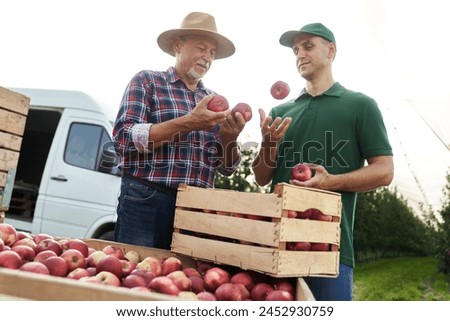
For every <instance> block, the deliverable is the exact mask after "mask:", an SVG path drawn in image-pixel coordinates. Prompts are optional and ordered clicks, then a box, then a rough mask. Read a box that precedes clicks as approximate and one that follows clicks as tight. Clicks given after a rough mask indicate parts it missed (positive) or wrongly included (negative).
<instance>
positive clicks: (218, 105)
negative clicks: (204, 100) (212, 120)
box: [208, 95, 230, 112]
mask: <svg viewBox="0 0 450 321" xmlns="http://www.w3.org/2000/svg"><path fill="white" fill-rule="evenodd" d="M228 108H230V105H229V104H228V100H227V99H226V98H225V97H224V96H222V95H216V96H214V97H213V98H212V99H211V100H210V101H209V103H208V109H209V110H211V111H215V112H220V111H225V110H227V109H228Z"/></svg>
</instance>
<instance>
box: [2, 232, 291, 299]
mask: <svg viewBox="0 0 450 321" xmlns="http://www.w3.org/2000/svg"><path fill="white" fill-rule="evenodd" d="M1 268H8V269H16V270H22V271H27V272H33V273H40V274H44V275H51V276H55V277H64V278H69V279H74V280H78V281H79V282H91V283H98V284H100V285H99V286H103V285H107V286H115V287H123V288H129V289H130V291H140V292H156V293H161V294H166V295H172V296H176V297H180V298H183V299H188V300H204V301H207V300H211V301H212V300H217V301H240V300H255V301H264V300H267V301H270V300H277V301H280V300H284V301H292V300H294V296H295V292H294V289H295V287H294V285H293V283H292V282H293V279H289V278H272V277H270V276H267V275H264V274H261V273H257V272H253V271H245V270H241V269H238V268H235V267H228V266H220V265H215V264H213V263H210V262H202V261H197V265H196V266H195V267H187V266H186V267H185V266H183V264H182V262H181V260H180V259H179V258H177V257H176V256H169V257H167V258H164V259H160V258H157V257H153V256H147V257H141V256H140V254H139V253H138V252H137V251H134V250H129V251H125V250H123V249H122V248H121V247H118V246H115V245H113V244H107V245H105V246H104V247H103V248H102V249H94V248H91V247H89V246H88V244H87V243H86V242H84V241H83V240H81V239H75V238H71V239H59V238H54V237H52V236H50V235H47V234H35V235H33V234H29V233H25V232H21V231H17V230H16V229H15V228H14V227H13V226H12V225H10V224H7V223H0V269H1Z"/></svg>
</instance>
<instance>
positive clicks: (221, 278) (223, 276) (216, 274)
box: [203, 267, 230, 292]
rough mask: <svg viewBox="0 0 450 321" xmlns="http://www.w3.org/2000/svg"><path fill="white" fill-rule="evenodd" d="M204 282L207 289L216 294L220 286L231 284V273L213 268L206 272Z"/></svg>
mask: <svg viewBox="0 0 450 321" xmlns="http://www.w3.org/2000/svg"><path fill="white" fill-rule="evenodd" d="M203 280H204V281H205V289H206V290H207V291H209V292H214V291H215V290H216V289H217V288H218V287H219V285H221V284H224V283H229V282H230V273H228V272H227V271H225V270H224V269H222V268H220V267H213V268H211V269H209V270H208V271H206V273H205V275H204V276H203Z"/></svg>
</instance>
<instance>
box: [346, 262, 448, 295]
mask: <svg viewBox="0 0 450 321" xmlns="http://www.w3.org/2000/svg"><path fill="white" fill-rule="evenodd" d="M353 299H354V300H355V301H448V300H450V292H449V291H448V283H447V282H446V280H445V275H444V274H443V273H438V272H437V271H436V259H435V258H434V257H399V258H393V259H380V260H375V261H370V262H366V263H360V264H358V265H357V266H356V268H355V271H354V286H353Z"/></svg>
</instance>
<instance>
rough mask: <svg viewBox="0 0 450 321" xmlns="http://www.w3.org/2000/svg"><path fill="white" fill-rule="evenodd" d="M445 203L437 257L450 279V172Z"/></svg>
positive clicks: (440, 268)
mask: <svg viewBox="0 0 450 321" xmlns="http://www.w3.org/2000/svg"><path fill="white" fill-rule="evenodd" d="M443 192H444V204H443V206H442V209H441V211H440V212H439V215H440V218H439V220H438V221H437V223H436V225H437V244H436V245H437V257H438V260H439V264H438V267H439V270H440V271H442V272H444V273H445V274H446V275H447V276H448V278H449V280H450V174H447V184H446V186H445V188H444V190H443Z"/></svg>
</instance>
